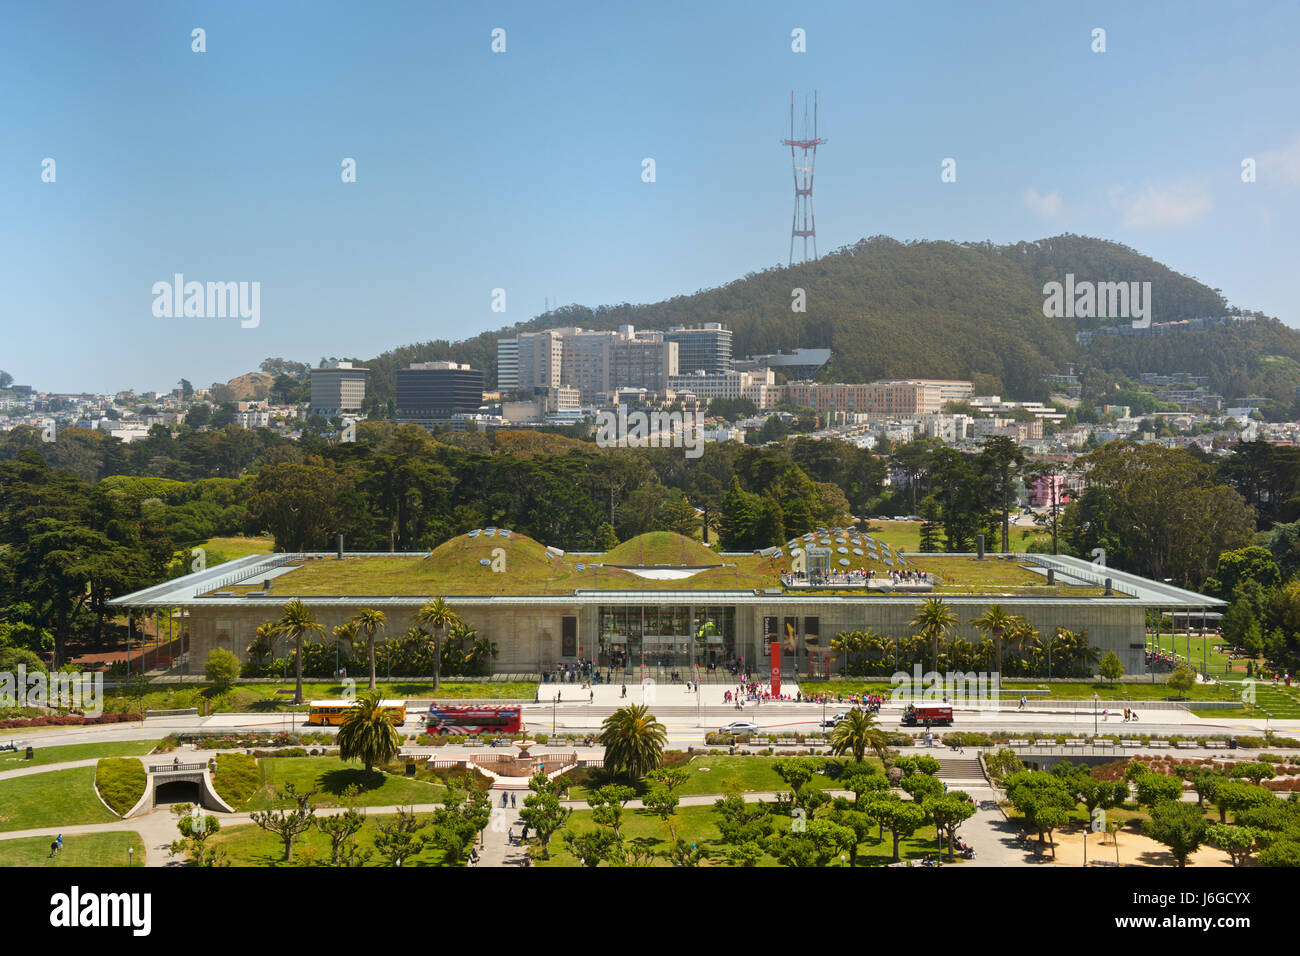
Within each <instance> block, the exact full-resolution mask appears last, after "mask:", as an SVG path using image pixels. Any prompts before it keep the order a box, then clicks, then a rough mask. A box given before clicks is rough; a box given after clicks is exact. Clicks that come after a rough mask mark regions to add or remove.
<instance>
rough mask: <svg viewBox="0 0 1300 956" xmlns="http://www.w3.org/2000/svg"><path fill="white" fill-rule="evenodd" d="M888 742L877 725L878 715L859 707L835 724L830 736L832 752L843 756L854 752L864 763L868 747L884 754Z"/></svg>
mask: <svg viewBox="0 0 1300 956" xmlns="http://www.w3.org/2000/svg"><path fill="white" fill-rule="evenodd" d="M886 742H887V741H886V737H885V732H884V731H883V730H881V729H880V728H879V727H878V726H876V715H875V714H872V713H868V712H867V711H865V710H858V709H857V708H854V709H853V710H851V711H849V715H848V717H846V718H845V719H844V720H841V721H840V722H839V723H838V724H836V725H835V729H834V730H832V731H831V736H830V744H831V753H832V754H834V755H835V756H837V757H841V756H843V755H844V754H846V753H849V752H852V754H853V759H854V760H855V761H856V762H857V763H862V758H863V757H864V756H865V755H866V752H867V748H868V747H870V748H871V749H872V750H874V751H875V752H876V753H877V754H878V755H879V754H883V752H884V750H885V746H886Z"/></svg>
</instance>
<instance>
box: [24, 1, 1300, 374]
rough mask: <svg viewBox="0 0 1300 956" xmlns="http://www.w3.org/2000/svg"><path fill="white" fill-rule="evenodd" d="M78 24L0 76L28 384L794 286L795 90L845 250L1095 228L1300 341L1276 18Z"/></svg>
mask: <svg viewBox="0 0 1300 956" xmlns="http://www.w3.org/2000/svg"><path fill="white" fill-rule="evenodd" d="M76 9H77V10H78V11H79V16H74V17H72V18H68V17H67V16H66V8H65V9H63V10H60V11H54V10H45V9H41V8H24V9H22V10H21V11H19V12H18V13H17V14H15V15H14V16H12V17H11V22H10V24H9V27H10V29H9V30H8V31H7V32H6V33H5V35H4V37H3V38H0V78H2V79H3V80H5V81H7V84H6V85H8V86H9V87H10V88H14V89H16V88H29V89H31V90H32V94H31V95H30V96H29V97H27V98H24V99H23V100H21V101H14V102H12V103H11V104H10V105H11V113H12V116H11V119H10V128H9V130H8V132H9V133H10V137H9V139H10V143H9V148H8V149H7V150H6V151H5V156H4V157H3V159H2V160H0V164H2V165H0V168H2V169H3V171H4V173H5V175H4V177H3V181H4V184H5V185H4V187H3V192H0V201H3V202H4V204H5V206H6V208H7V210H8V212H9V213H10V222H11V223H12V225H11V228H10V229H9V230H6V244H5V247H4V248H3V250H2V251H3V253H4V254H3V255H2V256H0V263H3V264H0V281H3V283H4V286H5V288H6V290H7V292H8V293H9V294H8V296H7V301H6V306H5V316H6V322H5V327H6V331H7V333H8V334H7V340H6V347H5V350H4V352H5V355H4V359H3V364H2V365H0V367H3V368H5V369H7V370H8V371H10V372H11V373H12V374H13V375H14V376H15V378H16V380H17V381H18V382H20V383H27V384H32V385H34V386H36V387H37V388H39V389H41V390H46V391H75V392H82V391H91V392H113V391H117V390H121V389H127V388H134V389H135V390H136V391H146V390H166V389H169V388H171V387H173V386H174V385H175V380H176V379H178V378H180V377H182V376H184V377H185V378H188V379H189V380H190V381H192V382H194V383H195V384H196V385H199V386H202V385H206V384H208V383H209V382H211V381H225V380H227V379H228V378H231V377H232V376H235V375H238V374H241V373H243V372H247V371H251V370H254V369H256V368H257V366H258V364H259V363H260V361H261V360H262V359H263V358H265V357H267V356H273V355H283V356H285V357H287V358H292V359H296V360H301V361H307V362H312V363H314V362H315V361H316V358H317V356H318V355H320V354H322V353H323V354H331V355H350V356H354V357H358V358H361V359H363V360H364V359H369V358H372V357H374V356H376V355H378V354H380V353H381V352H383V351H385V350H387V349H390V348H394V347H398V346H401V345H405V344H409V343H413V342H420V341H427V340H432V339H439V338H446V339H451V340H453V341H454V340H458V339H462V338H465V337H467V336H471V335H474V334H477V333H479V332H481V331H485V330H495V329H497V328H502V327H507V326H510V325H513V324H514V323H516V322H520V321H525V320H527V319H529V318H532V317H534V316H535V315H538V314H540V313H542V312H544V311H545V308H546V305H547V304H548V303H549V305H550V306H551V307H555V306H556V305H563V304H568V303H580V304H584V305H589V306H597V305H601V304H608V303H617V302H625V301H626V302H654V301H659V300H661V299H666V298H669V297H671V296H673V295H679V294H685V293H688V292H690V291H692V290H695V289H699V288H709V287H715V286H718V285H720V284H723V283H726V282H728V281H731V280H733V279H736V278H738V277H740V276H742V275H744V274H746V273H748V272H751V271H755V270H758V269H763V268H767V267H770V266H775V265H781V264H784V261H785V258H786V254H787V252H788V241H789V225H788V224H789V215H790V180H789V176H790V167H789V155H788V150H787V149H783V148H782V147H781V146H780V139H781V137H782V136H783V135H786V134H787V133H788V122H789V116H788V111H789V96H790V91H791V90H794V91H795V93H796V96H797V97H798V98H800V99H802V96H803V95H804V94H811V92H812V90H814V89H816V90H818V93H819V100H820V120H821V124H820V133H821V134H822V135H823V136H825V137H826V138H827V140H828V141H829V142H828V144H827V145H826V146H824V147H823V148H822V151H821V153H819V164H818V172H819V176H818V184H817V198H818V210H817V211H818V213H819V217H818V218H819V228H818V239H819V247H818V249H819V251H820V252H821V253H822V254H823V255H824V254H825V253H826V252H829V251H831V250H833V249H836V248H839V247H842V246H844V245H847V244H850V243H852V242H855V241H856V240H858V239H859V238H862V237H864V236H870V235H876V234H886V235H892V236H894V237H896V238H899V239H901V240H907V239H915V238H924V239H954V240H959V241H968V240H969V241H979V240H985V239H988V240H991V241H994V242H1010V241H1018V240H1022V239H1023V240H1032V239H1037V238H1040V237H1044V236H1051V235H1057V234H1060V233H1063V232H1073V233H1079V234H1084V235H1095V236H1099V237H1102V238H1106V239H1112V240H1116V241H1120V242H1123V243H1125V244H1128V245H1131V246H1133V247H1134V248H1137V249H1138V250H1139V251H1140V252H1142V253H1144V254H1146V255H1150V256H1152V257H1153V258H1155V259H1157V260H1159V261H1162V262H1165V263H1167V264H1169V265H1170V266H1171V267H1172V268H1174V269H1176V270H1177V271H1180V272H1183V273H1185V274H1188V275H1192V276H1199V277H1201V278H1202V279H1203V280H1204V281H1205V282H1206V283H1207V284H1209V285H1211V286H1216V287H1218V288H1220V289H1222V290H1223V293H1224V295H1225V296H1226V297H1227V298H1228V300H1229V302H1230V303H1231V304H1233V305H1236V306H1240V307H1242V308H1247V309H1260V310H1262V311H1264V312H1265V313H1266V314H1269V315H1277V316H1278V317H1279V318H1281V319H1282V320H1283V321H1285V322H1287V323H1288V324H1291V325H1296V324H1300V306H1297V305H1296V302H1297V295H1296V293H1297V292H1300V279H1297V278H1296V276H1295V274H1294V270H1293V269H1292V268H1291V267H1290V263H1291V261H1293V260H1294V258H1295V253H1296V251H1297V242H1296V238H1295V236H1294V235H1293V234H1292V233H1291V232H1290V231H1288V230H1286V229H1285V225H1284V224H1285V223H1286V222H1287V221H1288V220H1289V219H1293V218H1294V215H1295V213H1296V212H1297V211H1300V190H1297V188H1296V187H1297V185H1300V123H1297V122H1296V121H1295V120H1294V118H1293V115H1292V113H1293V111H1291V110H1290V109H1289V104H1288V102H1287V92H1286V91H1287V90H1288V89H1292V88H1294V87H1295V85H1296V84H1295V81H1296V80H1300V67H1297V64H1296V63H1295V62H1294V58H1293V57H1292V56H1291V54H1290V51H1289V49H1288V43H1287V38H1288V37H1289V36H1291V35H1293V34H1294V32H1295V30H1294V28H1295V27H1296V26H1300V23H1298V22H1297V21H1300V13H1297V11H1295V10H1292V9H1288V8H1287V7H1286V6H1284V5H1282V4H1272V5H1266V6H1265V7H1263V8H1252V10H1253V11H1254V14H1255V15H1254V16H1252V17H1251V18H1249V19H1248V20H1243V19H1240V18H1239V19H1237V20H1234V21H1232V22H1231V23H1230V24H1223V23H1219V22H1216V21H1215V20H1214V19H1213V18H1212V17H1211V16H1193V15H1191V14H1192V13H1194V12H1195V11H1192V10H1188V9H1187V7H1186V6H1179V7H1177V8H1175V7H1174V6H1173V5H1168V4H1153V5H1151V6H1150V7H1146V8H1143V9H1141V10H1129V9H1126V8H1125V7H1123V6H1122V5H1119V4H1099V5H1097V6H1096V7H1094V8H1091V9H1090V10H1088V11H1087V12H1086V13H1073V12H1060V11H1043V10H1039V9H1036V8H1034V7H1033V6H1031V5H1028V4H1026V5H1021V6H1018V7H1017V6H1012V7H1010V8H1007V9H1003V10H999V11H997V12H994V13H989V12H985V11H975V10H967V9H963V8H961V7H959V6H957V5H955V4H954V5H941V6H940V8H939V10H938V12H937V15H930V14H927V15H925V16H924V17H923V16H921V15H920V14H917V13H912V12H908V11H905V10H895V11H887V12H882V13H875V12H870V11H862V10H858V9H856V8H854V7H852V6H851V5H847V4H827V5H823V6H817V7H812V8H808V9H799V10H797V11H790V10H788V9H785V8H781V7H777V6H775V5H760V6H757V7H752V8H751V7H750V6H749V5H746V6H745V7H743V8H742V7H741V6H739V5H737V4H723V5H719V6H716V7H711V8H708V9H704V10H697V9H694V8H686V7H682V8H678V9H677V10H676V11H674V9H673V8H669V9H666V10H663V11H660V12H657V13H656V14H655V15H654V16H645V15H642V14H637V15H632V14H627V13H623V12H621V11H609V10H605V9H603V8H600V7H597V6H586V7H583V6H566V7H564V8H555V9H537V8H532V7H527V6H524V5H510V4H507V5H503V6H501V7H500V8H497V9H494V10H492V11H491V12H489V13H482V14H480V13H476V12H469V13H466V12H460V11H447V12H444V11H439V10H429V9H427V8H424V7H422V6H420V5H415V4H391V5H387V6H385V7H382V8H380V11H379V15H378V16H373V17H372V16H369V15H366V16H362V15H360V14H357V13H356V12H355V11H353V10H351V8H348V7H344V6H342V5H337V4H326V5H324V6H321V7H316V6H308V5H303V4H286V5H281V6H278V7H277V8H275V9H273V10H262V9H259V8H257V7H254V6H253V5H249V4H234V5H228V4H222V5H217V4H204V3H199V4H195V5H193V6H190V7H187V8H185V9H180V8H174V9H169V8H166V7H162V8H159V9H150V10H148V11H133V12H131V13H127V14H125V15H123V14H122V13H121V12H120V11H108V10H102V9H99V8H97V7H95V6H94V5H90V4H84V5H81V6H78V7H76ZM1175 9H1176V10H1177V12H1178V14H1179V15H1178V16H1177V17H1175V16H1173V15H1172V14H1173V12H1174V11H1175ZM1204 9H1205V11H1209V10H1211V8H1210V7H1208V5H1205V7H1204ZM688 11H689V16H687V15H686V14H687V12H688ZM195 28H201V29H203V30H204V31H205V32H204V35H203V37H204V46H205V52H202V53H196V52H194V51H193V50H192V46H193V44H194V43H195V42H196V41H195V40H193V39H192V30H193V29H195ZM498 28H499V29H503V30H505V31H506V33H505V37H504V42H505V45H506V46H505V52H503V53H494V52H493V51H492V45H493V42H494V38H493V32H492V31H493V30H495V29H498ZM1096 28H1102V29H1105V30H1106V31H1107V32H1106V41H1107V49H1106V52H1104V53H1094V52H1093V51H1092V50H1091V49H1090V45H1091V44H1093V42H1094V41H1093V39H1092V31H1093V30H1094V29H1096ZM795 30H800V31H803V34H804V37H805V43H806V52H802V53H798V52H794V51H793V50H792V45H794V44H795V40H792V31H795ZM561 54H562V55H561ZM975 76H977V77H979V82H978V83H971V82H969V80H970V78H971V77H975ZM1265 76H1268V77H1269V78H1270V82H1268V83H1264V82H1263V81H1262V79H1263V77H1265ZM1257 77H1258V78H1259V81H1258V82H1257V81H1256V80H1255V78H1257ZM1288 79H1289V80H1291V81H1292V82H1289V83H1288V82H1287V80H1288ZM452 90H455V91H456V92H455V95H454V96H453V95H452V93H451V91H452ZM1247 157H1249V158H1253V159H1255V160H1256V162H1257V164H1258V181H1256V182H1254V183H1249V184H1247V183H1243V182H1242V181H1241V163H1242V161H1243V158H1247ZM47 158H49V159H53V160H54V161H55V163H56V166H55V169H56V171H57V175H56V178H55V181H54V182H43V181H42V174H43V171H44V170H43V165H42V164H43V162H44V160H45V159H47ZM647 158H649V159H653V160H654V161H655V162H654V171H655V179H654V181H653V182H645V181H643V174H644V171H645V166H644V163H643V161H644V160H645V159H647ZM947 158H955V159H956V162H957V166H956V169H957V180H956V182H951V183H945V182H943V181H942V180H941V164H942V162H943V160H945V159H947ZM348 159H352V160H354V161H355V163H356V166H355V171H356V182H344V181H343V174H344V173H346V168H345V167H344V165H343V164H344V162H345V160H348ZM1243 240H1248V241H1243ZM177 273H181V274H183V275H184V276H185V277H186V278H187V279H193V280H194V281H199V282H204V283H225V282H231V283H250V284H251V283H257V284H258V286H257V288H258V290H260V316H259V319H260V321H257V322H256V324H255V325H249V324H247V320H245V322H243V323H241V320H240V319H239V318H238V317H235V318H206V317H205V318H198V317H191V318H160V317H159V316H157V315H156V314H155V312H154V310H153V309H152V308H151V307H152V306H153V304H154V298H155V295H156V293H154V292H152V291H151V290H152V289H153V287H154V285H155V284H156V283H160V282H165V283H170V282H171V281H172V278H173V276H174V275H175V274H177ZM497 289H503V290H505V295H506V311H504V312H494V311H492V303H493V301H494V290H497ZM1157 319H1158V316H1157ZM55 328H57V329H58V332H57V335H54V334H52V330H53V329H55ZM106 359H107V360H106Z"/></svg>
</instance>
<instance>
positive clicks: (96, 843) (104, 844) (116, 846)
mask: <svg viewBox="0 0 1300 956" xmlns="http://www.w3.org/2000/svg"><path fill="white" fill-rule="evenodd" d="M132 848H133V849H134V850H135V855H134V858H133V857H132V855H131V853H130V852H129V851H130V849H132ZM130 865H135V866H144V843H143V842H142V841H141V840H140V835H139V834H138V833H134V832H132V831H130V830H113V831H111V832H108V833H83V834H79V835H77V836H64V838H63V849H62V850H60V851H59V852H58V853H57V854H56V855H55V856H53V857H51V856H50V838H49V837H23V838H22V839H21V840H0V866H44V867H65V866H130Z"/></svg>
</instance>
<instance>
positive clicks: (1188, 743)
mask: <svg viewBox="0 0 1300 956" xmlns="http://www.w3.org/2000/svg"><path fill="white" fill-rule="evenodd" d="M1174 746H1175V747H1177V748H1179V749H1180V750H1193V749H1195V748H1196V747H1198V746H1200V745H1199V744H1197V742H1196V741H1195V740H1180V741H1178V742H1177V743H1176V744H1174Z"/></svg>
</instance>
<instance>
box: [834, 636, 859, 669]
mask: <svg viewBox="0 0 1300 956" xmlns="http://www.w3.org/2000/svg"><path fill="white" fill-rule="evenodd" d="M866 646H867V645H866V635H865V634H863V633H862V632H861V631H841V632H840V633H838V634H836V635H835V636H834V637H832V638H831V650H832V651H834V652H835V653H836V654H842V655H844V673H845V674H852V673H854V670H853V655H854V654H860V653H862V651H863V650H865V649H866Z"/></svg>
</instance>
